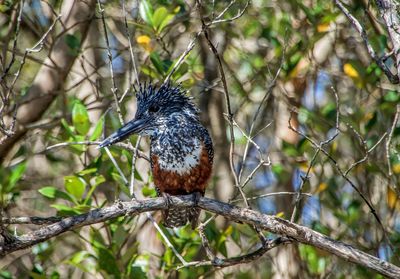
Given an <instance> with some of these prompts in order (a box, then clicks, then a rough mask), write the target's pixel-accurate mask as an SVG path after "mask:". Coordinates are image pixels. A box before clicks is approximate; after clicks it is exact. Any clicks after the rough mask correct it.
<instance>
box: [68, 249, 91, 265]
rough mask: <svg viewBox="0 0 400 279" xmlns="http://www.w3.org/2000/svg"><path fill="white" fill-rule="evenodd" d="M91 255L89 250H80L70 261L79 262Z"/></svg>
mask: <svg viewBox="0 0 400 279" xmlns="http://www.w3.org/2000/svg"><path fill="white" fill-rule="evenodd" d="M89 257H90V253H89V252H88V251H79V252H77V253H75V254H74V255H73V256H72V257H71V258H70V259H69V262H71V263H74V264H78V263H81V262H82V261H83V260H85V259H87V258H89Z"/></svg>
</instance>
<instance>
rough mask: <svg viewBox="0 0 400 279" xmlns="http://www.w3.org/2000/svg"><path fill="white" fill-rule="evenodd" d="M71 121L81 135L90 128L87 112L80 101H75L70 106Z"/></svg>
mask: <svg viewBox="0 0 400 279" xmlns="http://www.w3.org/2000/svg"><path fill="white" fill-rule="evenodd" d="M72 123H73V125H74V127H75V129H76V131H77V132H78V133H80V134H81V135H86V134H87V132H88V131H89V129H90V122H89V114H88V112H87V110H86V107H85V106H84V105H83V104H82V103H80V102H75V104H74V106H73V108H72Z"/></svg>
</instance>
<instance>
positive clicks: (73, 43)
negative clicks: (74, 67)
mask: <svg viewBox="0 0 400 279" xmlns="http://www.w3.org/2000/svg"><path fill="white" fill-rule="evenodd" d="M65 43H66V44H67V46H68V47H69V50H70V51H69V53H70V54H72V55H74V56H77V55H78V54H79V50H80V48H81V40H80V39H79V38H78V37H77V36H75V35H73V34H67V35H65Z"/></svg>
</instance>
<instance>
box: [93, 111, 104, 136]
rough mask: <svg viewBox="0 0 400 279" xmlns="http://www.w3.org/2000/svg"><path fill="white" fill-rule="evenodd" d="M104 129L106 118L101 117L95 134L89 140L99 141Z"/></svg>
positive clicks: (95, 128)
mask: <svg viewBox="0 0 400 279" xmlns="http://www.w3.org/2000/svg"><path fill="white" fill-rule="evenodd" d="M103 127H104V116H102V117H100V119H99V121H98V122H97V124H96V127H94V130H93V133H92V135H91V136H90V138H89V140H90V141H94V140H97V139H99V138H100V136H101V133H102V132H103Z"/></svg>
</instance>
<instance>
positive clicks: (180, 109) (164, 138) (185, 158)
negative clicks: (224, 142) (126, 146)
mask: <svg viewBox="0 0 400 279" xmlns="http://www.w3.org/2000/svg"><path fill="white" fill-rule="evenodd" d="M136 99H137V110H136V114H135V117H134V118H133V119H132V120H131V121H129V122H127V123H126V124H125V125H124V126H123V127H121V128H120V129H119V130H117V131H116V132H114V133H113V134H111V135H110V136H109V137H108V138H106V139H105V140H104V141H102V142H101V143H100V145H99V147H100V148H101V147H106V146H110V145H112V144H114V143H116V142H120V141H122V140H124V139H126V138H128V137H129V136H130V135H131V134H139V135H142V136H149V137H150V165H151V171H152V175H153V180H154V184H155V188H156V192H157V195H158V196H163V197H165V198H166V200H167V201H168V198H169V196H170V195H189V194H195V195H194V196H195V197H197V198H198V197H200V196H204V193H205V190H206V187H207V184H208V180H209V179H210V176H211V172H212V165H213V157H214V149H213V144H212V140H211V137H210V134H209V133H208V131H207V129H206V128H205V127H204V126H203V125H202V124H201V122H200V119H199V112H200V111H199V109H198V108H197V107H196V106H195V105H194V103H193V102H192V99H191V98H190V97H188V96H187V95H186V94H185V92H184V91H183V90H182V88H181V87H180V86H173V85H171V84H170V83H167V84H162V85H161V86H159V87H156V86H154V85H152V84H150V85H147V86H146V85H141V86H140V88H139V91H138V92H137V94H136ZM162 215H163V223H164V226H166V227H169V228H175V227H180V226H184V225H185V224H187V223H188V222H189V223H190V224H191V226H192V229H195V228H196V226H197V224H198V218H199V215H200V209H198V208H169V209H167V210H164V211H163V212H162Z"/></svg>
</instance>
